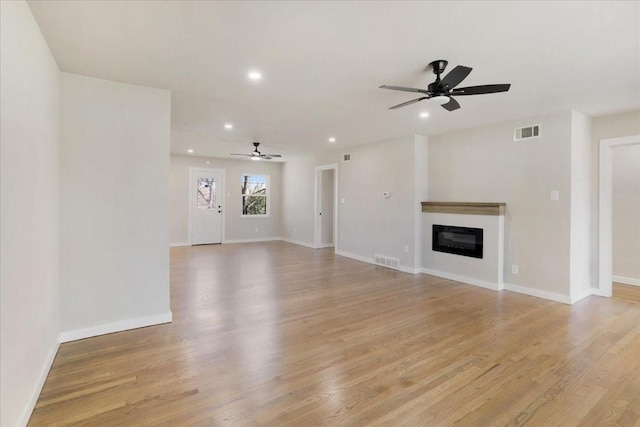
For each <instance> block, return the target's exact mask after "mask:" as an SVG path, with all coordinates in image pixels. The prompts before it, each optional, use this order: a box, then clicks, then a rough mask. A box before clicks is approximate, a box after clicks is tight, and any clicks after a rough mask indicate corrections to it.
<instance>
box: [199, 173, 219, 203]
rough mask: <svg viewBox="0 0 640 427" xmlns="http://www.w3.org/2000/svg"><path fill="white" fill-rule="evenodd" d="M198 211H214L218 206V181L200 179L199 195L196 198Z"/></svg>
mask: <svg viewBox="0 0 640 427" xmlns="http://www.w3.org/2000/svg"><path fill="white" fill-rule="evenodd" d="M196 201H197V202H196V205H197V207H198V209H213V208H214V207H215V205H216V180H215V179H213V178H198V194H197V197H196Z"/></svg>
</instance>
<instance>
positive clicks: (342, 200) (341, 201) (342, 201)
mask: <svg viewBox="0 0 640 427" xmlns="http://www.w3.org/2000/svg"><path fill="white" fill-rule="evenodd" d="M340 203H342V204H343V205H344V197H343V198H342V199H340Z"/></svg>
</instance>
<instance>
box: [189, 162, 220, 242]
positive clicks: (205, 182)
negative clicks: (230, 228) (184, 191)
mask: <svg viewBox="0 0 640 427" xmlns="http://www.w3.org/2000/svg"><path fill="white" fill-rule="evenodd" d="M190 175H191V183H190V191H191V197H190V203H191V207H190V211H191V218H190V225H191V227H190V228H191V244H192V245H205V244H209V243H221V242H222V211H223V208H224V205H223V200H224V187H223V181H222V179H223V178H222V172H221V171H216V170H212V169H210V170H207V169H192V170H191V174H190Z"/></svg>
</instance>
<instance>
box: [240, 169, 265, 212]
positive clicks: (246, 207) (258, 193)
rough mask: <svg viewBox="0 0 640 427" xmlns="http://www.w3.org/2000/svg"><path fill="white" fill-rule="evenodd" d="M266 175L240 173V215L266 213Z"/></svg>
mask: <svg viewBox="0 0 640 427" xmlns="http://www.w3.org/2000/svg"><path fill="white" fill-rule="evenodd" d="M267 181H268V180H267V176H265V175H242V183H241V184H242V215H267Z"/></svg>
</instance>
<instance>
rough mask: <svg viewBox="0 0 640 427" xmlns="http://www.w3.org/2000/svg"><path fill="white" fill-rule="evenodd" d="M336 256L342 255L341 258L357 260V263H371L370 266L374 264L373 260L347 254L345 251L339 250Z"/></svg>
mask: <svg viewBox="0 0 640 427" xmlns="http://www.w3.org/2000/svg"><path fill="white" fill-rule="evenodd" d="M336 255H340V256H343V257H346V258H351V259H355V260H356V261H362V262H366V263H369V264H373V258H368V257H366V256H362V255H356V254H352V253H351V252H345V251H340V250H337V251H336Z"/></svg>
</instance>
